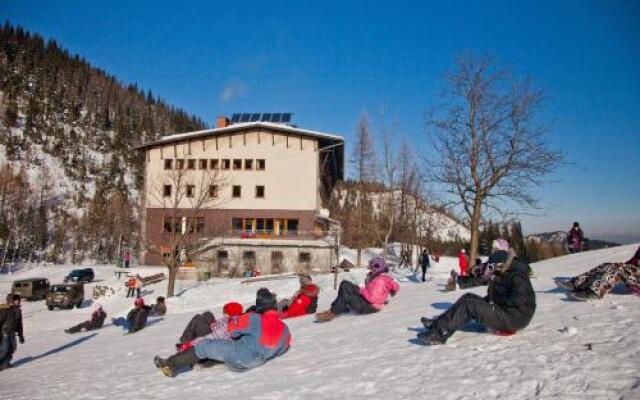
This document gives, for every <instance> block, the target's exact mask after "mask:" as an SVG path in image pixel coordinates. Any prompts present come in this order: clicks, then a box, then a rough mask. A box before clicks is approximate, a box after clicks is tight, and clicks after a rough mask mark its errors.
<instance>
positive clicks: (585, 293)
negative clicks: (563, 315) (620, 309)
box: [554, 247, 640, 300]
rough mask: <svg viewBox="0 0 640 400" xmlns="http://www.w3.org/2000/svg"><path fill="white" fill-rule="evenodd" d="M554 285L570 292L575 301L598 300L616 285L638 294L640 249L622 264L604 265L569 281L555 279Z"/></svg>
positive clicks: (639, 291)
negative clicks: (625, 286) (623, 285)
mask: <svg viewBox="0 0 640 400" xmlns="http://www.w3.org/2000/svg"><path fill="white" fill-rule="evenodd" d="M554 281H555V283H556V285H558V286H559V287H561V288H563V289H567V290H569V291H571V295H572V297H574V298H575V299H576V300H598V299H601V298H602V297H604V295H606V294H607V293H609V292H610V291H611V289H613V287H614V286H616V285H617V284H618V283H624V284H626V285H627V286H628V287H629V288H630V289H631V291H632V292H634V293H636V294H640V247H638V250H636V253H635V254H634V255H633V257H631V258H630V259H629V260H627V261H626V262H624V263H604V264H600V265H598V266H597V267H595V268H593V269H591V270H589V271H587V272H585V273H584V274H581V275H578V276H575V277H573V278H571V279H569V280H562V279H555V280H554Z"/></svg>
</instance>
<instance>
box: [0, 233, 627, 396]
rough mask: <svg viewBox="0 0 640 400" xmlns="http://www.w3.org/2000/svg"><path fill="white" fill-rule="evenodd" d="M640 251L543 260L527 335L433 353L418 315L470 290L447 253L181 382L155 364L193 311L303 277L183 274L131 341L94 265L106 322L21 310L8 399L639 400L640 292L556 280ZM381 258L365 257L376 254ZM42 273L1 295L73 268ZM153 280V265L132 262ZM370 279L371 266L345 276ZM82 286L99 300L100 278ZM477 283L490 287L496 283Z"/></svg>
mask: <svg viewBox="0 0 640 400" xmlns="http://www.w3.org/2000/svg"><path fill="white" fill-rule="evenodd" d="M637 246H638V245H637V244H636V245H628V246H622V247H616V248H612V249H606V250H600V251H593V252H587V253H581V254H576V255H570V256H565V257H560V258H556V259H552V260H547V261H543V262H539V263H537V264H534V265H533V269H534V271H535V274H536V277H535V278H534V279H533V284H534V288H535V290H536V295H537V303H538V308H537V312H536V315H535V317H534V319H533V320H532V322H531V324H530V325H529V327H528V328H527V329H525V330H524V331H522V332H519V333H518V334H517V335H515V336H512V337H500V336H495V335H491V334H488V333H484V332H473V331H472V330H473V329H467V331H459V332H457V333H456V334H455V335H454V336H453V337H452V338H451V339H450V340H449V342H448V343H447V345H445V346H436V347H426V346H421V345H418V344H415V343H414V342H413V339H414V338H415V335H416V333H417V332H419V331H420V330H421V325H420V322H419V318H420V317H421V316H425V315H426V316H435V315H438V314H439V313H441V312H442V311H443V310H444V309H446V308H447V307H449V306H450V305H451V304H452V303H453V302H455V300H456V299H457V298H458V297H459V296H461V295H462V294H463V293H464V291H460V290H458V291H455V292H443V291H442V289H443V287H444V284H445V282H446V279H447V277H448V271H449V270H450V269H451V268H452V266H454V264H455V263H456V261H455V259H453V258H442V259H441V261H440V263H439V264H433V269H432V271H431V277H432V279H431V280H429V281H428V282H426V283H417V281H416V279H415V277H413V276H411V275H410V274H409V273H406V272H405V273H400V274H398V275H397V277H398V280H399V281H400V282H401V290H400V292H399V294H398V295H397V296H395V297H394V298H392V299H391V302H390V303H389V304H388V305H387V306H386V307H385V309H384V310H383V311H382V312H380V313H377V314H373V315H368V316H342V317H339V318H336V319H335V320H334V321H332V322H330V323H324V324H318V323H314V322H313V321H314V319H313V317H312V316H306V317H302V318H297V319H290V320H286V322H287V324H288V325H289V327H290V330H291V332H292V334H293V345H292V348H291V350H290V351H289V352H288V353H287V354H286V355H285V356H283V357H280V358H277V359H275V360H272V361H270V362H268V363H267V364H266V365H264V366H262V367H260V368H257V369H254V370H251V371H248V372H244V373H235V372H231V371H228V370H227V369H226V368H224V366H216V367H213V368H208V369H200V368H196V369H195V370H194V371H189V372H185V373H183V374H181V375H179V376H178V377H176V378H174V379H170V378H166V377H164V376H163V375H162V374H161V373H160V372H159V371H158V370H157V369H156V368H155V367H154V365H153V361H152V359H153V356H154V355H156V354H159V355H163V356H167V355H170V354H171V353H172V351H173V346H174V344H175V342H176V340H177V338H178V337H179V335H180V333H181V332H182V329H183V327H184V326H185V325H186V323H187V322H188V320H189V319H190V318H191V316H192V315H193V314H194V313H196V312H202V311H204V310H206V309H212V310H213V311H214V313H215V314H216V316H219V315H220V313H221V308H222V305H223V304H224V303H225V302H227V301H230V300H237V301H240V302H242V303H243V304H244V305H245V306H248V305H250V304H252V301H253V300H254V298H255V291H256V290H257V289H258V288H260V287H262V286H266V287H268V288H270V289H271V290H274V291H276V292H277V293H278V294H279V295H280V296H290V295H291V294H292V293H293V292H294V291H295V290H296V288H297V280H295V279H284V280H277V281H267V282H256V283H252V284H241V283H239V280H224V279H214V280H212V281H210V282H207V283H184V282H179V283H178V287H177V292H178V293H180V292H182V294H181V295H180V296H179V297H176V298H172V299H169V300H168V308H169V312H168V313H167V315H165V316H164V317H163V318H159V319H154V318H150V320H149V325H148V326H147V327H146V328H145V329H144V330H142V331H140V332H138V333H136V334H133V335H127V336H124V331H123V330H122V328H119V327H116V326H112V325H111V323H110V321H111V318H117V317H120V316H124V315H126V312H127V311H128V309H129V308H130V307H131V299H125V298H124V295H125V291H124V286H123V283H124V279H123V280H122V281H120V282H118V281H117V280H115V278H113V275H114V274H113V270H114V268H113V267H109V266H100V267H94V269H95V270H96V274H97V279H98V280H100V281H101V282H98V283H97V284H107V285H111V286H113V287H116V288H117V289H118V291H117V293H116V294H115V295H114V296H112V297H110V298H104V299H101V300H100V302H101V303H102V304H103V306H104V307H105V309H106V311H107V313H108V318H107V323H106V325H107V326H105V327H104V328H103V329H101V330H98V331H94V332H83V333H80V334H76V335H67V334H65V333H64V332H63V329H64V328H66V327H69V326H71V325H73V324H76V323H78V322H81V321H83V320H85V319H86V318H87V317H88V314H89V313H90V308H89V304H90V303H91V300H85V306H84V307H83V308H82V309H74V310H55V311H48V310H46V308H45V306H44V302H25V303H24V306H23V313H24V324H25V337H26V343H25V344H24V345H19V346H18V351H17V353H16V354H15V356H14V363H15V364H16V366H17V367H16V368H13V369H11V370H7V371H3V372H0V398H1V399H11V400H21V399H25V400H26V399H29V400H32V399H51V400H56V399H65V400H71V399H112V398H119V399H124V398H131V399H136V400H145V399H159V398H162V399H172V398H174V399H189V400H196V399H211V398H225V397H232V398H237V399H261V400H271V399H274V400H275V399H290V400H294V399H304V400H308V399H310V398H311V399H337V398H342V399H357V398H367V399H418V398H419V399H444V400H456V399H587V398H588V399H640V323H639V322H638V321H639V317H640V312H639V307H638V305H639V302H640V298H638V297H636V296H633V295H627V294H624V292H625V291H624V290H616V291H615V293H612V294H610V295H608V296H606V297H605V298H604V299H603V300H600V301H595V302H587V303H583V302H574V301H567V299H566V295H565V292H564V291H562V290H560V289H557V288H556V287H555V285H554V283H553V281H552V278H554V277H556V276H566V277H568V276H572V275H575V274H577V273H581V272H583V271H586V270H587V269H590V268H592V267H595V266H596V265H598V264H599V263H601V262H605V261H619V260H625V259H627V258H629V257H630V256H631V254H632V253H633V251H634V250H635V249H636V248H637ZM373 254H375V253H374V252H368V253H366V254H365V258H368V257H371V256H373ZM72 268H73V267H72V266H65V267H59V266H58V267H40V268H39V269H38V270H30V271H22V272H18V273H15V274H13V275H11V276H8V275H1V276H0V295H2V296H3V297H4V295H5V294H6V293H7V292H8V291H9V288H10V283H11V281H12V280H14V279H18V278H24V277H28V276H38V275H39V276H45V277H48V278H49V279H50V280H51V282H52V283H56V282H59V281H61V280H62V277H63V276H64V275H65V274H66V273H67V272H68V271H69V270H70V269H72ZM135 271H140V272H142V273H143V274H147V273H150V272H151V271H157V269H155V270H154V269H152V268H136V269H135ZM345 278H346V279H352V280H355V281H356V282H358V283H359V284H362V282H363V278H364V271H363V270H354V271H352V272H348V273H342V274H341V279H345ZM315 279H316V281H317V282H318V283H319V285H320V286H321V287H322V291H321V293H320V304H319V311H321V310H324V309H326V308H327V307H328V305H329V304H330V302H331V300H332V299H333V297H334V296H335V291H334V290H333V288H332V284H333V276H330V275H324V276H317V277H316V278H315ZM93 285H94V284H89V285H86V287H85V296H86V298H87V299H90V296H91V290H92V286H93ZM165 290H166V281H165V282H163V283H160V284H156V285H152V286H150V287H149V288H144V291H143V293H146V294H145V299H146V300H147V302H152V301H153V300H154V299H155V297H156V296H158V295H163V294H164V292H165ZM471 291H473V292H475V293H478V294H481V295H483V294H485V292H486V288H475V289H472V290H471Z"/></svg>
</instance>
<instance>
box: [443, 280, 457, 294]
mask: <svg viewBox="0 0 640 400" xmlns="http://www.w3.org/2000/svg"><path fill="white" fill-rule="evenodd" d="M444 290H445V291H446V292H452V291H454V290H456V280H455V279H453V278H449V280H448V281H447V285H446V286H445V287H444Z"/></svg>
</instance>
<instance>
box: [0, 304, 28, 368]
mask: <svg viewBox="0 0 640 400" xmlns="http://www.w3.org/2000/svg"><path fill="white" fill-rule="evenodd" d="M9 296H10V297H9ZM9 296H8V297H9V298H10V302H8V304H2V305H0V371H2V370H3V369H7V368H11V367H12V365H11V360H12V359H13V354H14V353H15V352H16V350H17V348H18V345H17V344H16V335H18V340H19V341H20V344H24V332H23V328H22V310H21V308H20V302H21V300H20V295H19V294H13V295H9Z"/></svg>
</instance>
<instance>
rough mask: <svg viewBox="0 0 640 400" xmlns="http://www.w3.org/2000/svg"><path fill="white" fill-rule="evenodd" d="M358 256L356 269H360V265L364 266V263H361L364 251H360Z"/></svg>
mask: <svg viewBox="0 0 640 400" xmlns="http://www.w3.org/2000/svg"><path fill="white" fill-rule="evenodd" d="M356 254H357V256H356V267H358V268H360V265H362V263H361V261H362V249H358V251H357V252H356Z"/></svg>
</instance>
